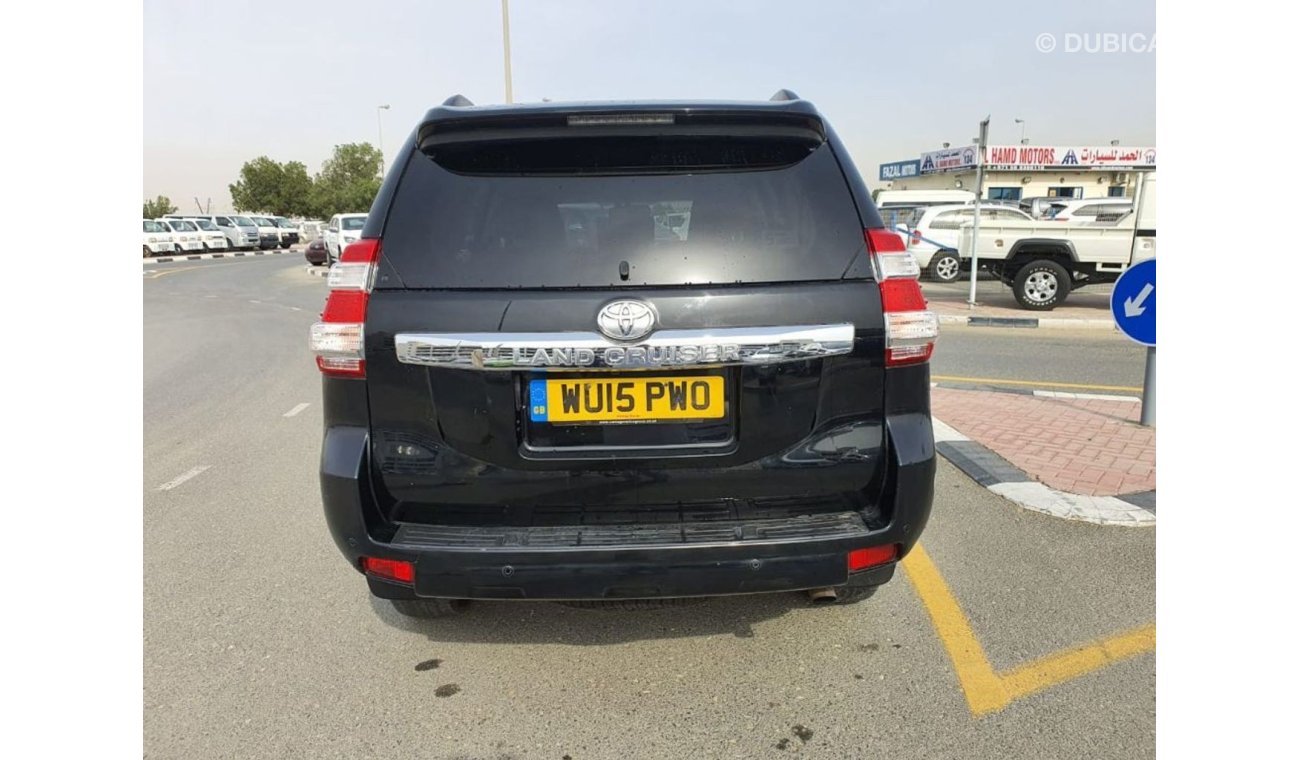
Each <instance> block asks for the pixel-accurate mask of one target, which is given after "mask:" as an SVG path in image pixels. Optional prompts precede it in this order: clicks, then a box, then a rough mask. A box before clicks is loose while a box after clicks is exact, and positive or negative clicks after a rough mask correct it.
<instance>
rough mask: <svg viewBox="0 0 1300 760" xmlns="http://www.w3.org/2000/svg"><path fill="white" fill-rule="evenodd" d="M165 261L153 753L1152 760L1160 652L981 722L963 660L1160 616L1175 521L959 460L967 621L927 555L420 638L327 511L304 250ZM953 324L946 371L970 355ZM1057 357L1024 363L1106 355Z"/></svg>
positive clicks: (947, 521) (150, 417) (151, 358)
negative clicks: (1141, 523) (787, 583)
mask: <svg viewBox="0 0 1300 760" xmlns="http://www.w3.org/2000/svg"><path fill="white" fill-rule="evenodd" d="M145 268H146V270H150V271H152V272H154V274H151V275H146V279H145V284H144V291H145V303H144V312H145V325H144V329H145V332H144V336H145V366H144V378H145V387H144V407H145V420H144V424H145V451H144V457H145V462H144V473H145V481H144V483H143V492H144V524H145V535H144V544H145V556H144V578H145V583H144V590H145V598H144V606H145V620H144V642H145V673H144V676H145V693H144V702H145V713H144V738H145V754H146V756H147V757H156V758H164V757H184V758H207V757H277V758H279V757H310V758H326V757H385V758H399V757H402V758H404V757H429V758H485V759H486V758H491V759H494V760H502V759H504V758H555V759H556V760H561V759H562V758H571V760H580V759H583V758H606V757H617V758H641V757H647V758H684V757H735V758H752V757H786V756H789V755H804V756H810V757H898V758H950V757H951V758H968V757H1053V758H1073V757H1079V758H1083V757H1126V758H1128V757H1144V756H1145V757H1149V756H1152V755H1153V754H1154V747H1155V657H1154V655H1153V654H1151V653H1150V652H1146V653H1142V654H1137V655H1136V656H1131V657H1127V658H1125V659H1122V660H1120V661H1118V662H1114V663H1109V662H1107V663H1104V664H1103V665H1102V666H1101V667H1099V668H1096V669H1092V670H1089V671H1088V672H1085V673H1083V674H1082V675H1079V676H1078V677H1077V678H1070V679H1068V680H1064V681H1063V682H1061V683H1054V684H1052V685H1048V686H1046V687H1044V688H1042V689H1041V690H1038V691H1034V692H1032V693H1028V694H1025V695H1022V696H1019V697H1017V698H1015V699H1013V700H1012V701H1010V703H1009V704H1007V705H1006V706H1005V708H1004V709H1001V710H997V711H993V712H989V713H988V714H984V715H982V716H981V717H976V716H975V715H973V714H972V709H971V707H970V706H969V704H968V696H969V695H970V693H972V692H971V688H975V690H976V691H977V690H978V688H977V687H978V686H979V685H978V684H976V687H971V688H967V687H969V686H970V684H966V686H965V687H964V686H963V684H964V683H966V679H965V678H964V677H962V676H960V675H959V674H960V673H967V672H969V670H970V668H969V667H966V666H963V667H962V668H959V667H958V665H956V664H955V663H956V661H955V660H954V659H953V658H952V657H950V654H949V651H948V649H947V648H946V647H945V642H948V641H950V639H951V637H952V636H953V635H954V631H956V632H958V633H960V631H961V630H962V626H963V625H965V626H967V627H968V628H969V631H970V632H972V633H973V635H974V637H975V638H977V639H978V642H979V645H978V646H976V647H974V649H982V653H981V654H980V657H982V658H985V659H987V663H988V665H989V666H990V667H991V668H992V669H993V670H994V671H996V673H999V674H1005V673H1010V672H1013V671H1015V669H1016V668H1017V667H1018V666H1020V665H1022V664H1024V663H1026V662H1031V661H1034V660H1036V659H1037V658H1044V657H1049V656H1052V655H1053V654H1054V653H1058V652H1060V651H1062V650H1066V649H1069V648H1071V647H1075V646H1078V645H1080V644H1083V643H1085V642H1087V641H1090V640H1094V639H1099V638H1103V637H1109V636H1112V635H1114V634H1116V633H1119V632H1123V631H1128V630H1131V629H1134V628H1137V627H1141V626H1146V625H1149V624H1152V623H1153V622H1154V619H1155V550H1154V547H1155V533H1154V530H1149V529H1131V528H1117V527H1110V528H1103V527H1098V526H1093V525H1087V524H1080V523H1070V522H1065V521H1061V520H1057V519H1054V518H1050V517H1046V516H1043V515H1038V514H1034V513H1029V512H1026V511H1023V510H1021V509H1019V508H1017V507H1015V506H1013V505H1011V504H1009V503H1008V502H1006V501H1004V500H1002V499H1000V498H998V497H996V496H994V495H992V494H990V493H989V492H988V491H987V490H985V489H984V488H982V487H980V486H979V485H977V484H975V483H974V482H972V481H971V480H969V479H968V478H966V477H965V476H964V475H962V474H961V473H960V472H959V471H957V470H956V469H954V468H953V467H951V466H950V465H948V464H947V463H946V462H941V464H940V470H939V476H938V481H937V483H936V492H937V497H936V505H935V511H934V515H933V517H932V519H931V522H930V525H929V527H928V529H927V531H926V533H925V535H924V538H923V539H922V543H923V545H924V547H925V550H926V552H925V553H926V554H928V556H929V558H930V559H931V560H933V566H934V567H935V568H937V570H938V572H939V573H941V575H942V579H943V581H945V582H946V588H948V589H950V590H951V595H952V598H953V599H954V600H955V603H956V604H958V605H959V606H960V612H956V613H954V612H953V611H952V610H951V609H949V610H948V611H947V612H945V611H944V610H942V609H939V608H937V607H936V606H935V605H934V604H933V602H932V601H930V599H931V597H933V596H934V593H935V592H934V588H933V581H931V582H930V591H929V592H928V594H929V595H928V596H927V594H925V593H922V591H923V589H924V588H925V587H926V584H925V582H923V580H924V579H923V578H922V575H921V573H920V572H919V570H920V569H921V568H920V567H919V566H917V568H916V571H915V572H914V570H913V566H912V565H910V564H909V568H908V571H907V572H900V573H899V574H898V576H896V578H895V580H894V581H893V582H892V583H891V584H889V585H888V586H886V587H885V588H884V589H883V590H882V591H881V592H880V593H878V594H877V595H876V596H875V597H874V598H873V599H871V600H869V601H867V602H865V603H863V604H860V605H855V606H847V607H832V608H820V607H819V608H810V607H808V606H806V604H805V602H804V600H803V598H802V597H800V596H798V595H793V594H791V595H775V596H762V597H735V598H727V599H718V600H711V601H707V602H704V603H701V604H698V605H693V606H689V607H682V608H669V609H664V610H653V611H645V612H639V613H616V612H609V611H604V610H579V609H572V608H568V607H563V606H559V605H554V604H510V603H480V604H476V605H474V606H473V607H472V608H471V609H470V611H468V612H467V613H465V614H464V615H462V616H460V617H457V618H454V619H451V620H445V621H434V622H430V623H423V624H416V623H411V622H408V621H406V620H405V619H403V618H400V617H399V616H397V615H396V614H395V613H393V612H392V611H391V609H390V608H388V607H387V606H385V605H384V604H383V603H372V602H371V601H370V600H369V599H368V598H367V593H366V590H365V585H364V582H363V580H362V579H361V577H360V576H359V575H358V574H357V573H356V572H355V571H354V570H352V569H351V568H350V567H348V566H347V565H346V564H345V563H344V562H343V560H342V558H341V557H340V556H339V555H338V553H337V551H336V549H335V547H334V546H333V543H332V542H331V540H330V538H329V535H328V532H327V530H326V527H325V524H324V519H323V517H322V515H321V510H320V505H319V498H318V487H317V479H316V477H317V476H316V467H317V457H318V454H319V448H318V447H319V442H320V431H321V418H320V405H319V381H318V377H317V373H316V370H315V367H314V365H313V364H312V361H311V358H310V356H309V355H308V354H307V351H306V334H307V327H308V325H309V324H310V323H311V322H312V321H313V319H314V318H315V315H316V313H317V311H318V310H319V307H320V305H321V302H322V298H323V292H324V284H323V282H322V280H320V279H319V278H313V277H310V276H308V275H307V274H306V273H305V272H304V271H303V268H302V261H301V258H300V257H299V256H297V255H294V254H290V255H287V256H283V257H281V256H277V257H271V258H266V259H249V260H240V261H235V262H213V263H205V264H174V265H146V267H145ZM954 334H955V333H953V332H950V331H946V332H945V336H944V351H943V352H941V353H940V354H939V357H940V358H938V359H936V369H939V368H941V367H943V365H942V364H940V362H942V361H958V360H957V359H946V358H943V357H944V354H945V353H949V352H951V355H953V356H957V355H960V354H959V353H958V349H957V348H955V346H960V345H963V343H967V342H969V341H966V340H965V339H964V338H960V337H958V338H953V337H952V335H954ZM1014 337H1015V339H1017V340H1022V341H1024V340H1026V336H1025V335H1024V333H1019V332H1018V333H1017V334H1016V336H1014ZM975 340H976V341H985V340H1002V339H1000V338H998V339H991V338H985V337H983V335H982V334H981V336H979V337H977V338H976V339H975ZM1008 340H1010V338H1008ZM1038 340H1039V338H1037V337H1033V338H1032V340H1031V341H1030V342H1026V343H1022V344H1021V345H1024V346H1026V347H1032V346H1039V348H1036V349H1034V350H1036V351H1042V352H1047V351H1049V350H1050V351H1051V352H1054V353H1055V354H1062V353H1066V354H1069V353H1072V354H1087V353H1088V352H1091V351H1094V350H1095V347H1094V344H1092V343H1067V344H1065V345H1062V346H1056V347H1051V348H1050V349H1049V348H1044V347H1043V346H1042V344H1039V343H1036V342H1035V341H1038ZM998 345H1004V348H1003V349H1001V350H1005V351H1009V352H1014V345H1013V344H1010V343H1008V344H998ZM1104 350H1105V349H1102V351H1104ZM970 351H972V352H973V351H975V349H974V348H972V349H970ZM1045 355H1047V356H1051V355H1052V354H1046V353H1045ZM963 361H971V362H973V361H975V360H974V359H969V360H963ZM1085 363H1086V362H1085ZM953 366H954V367H955V368H956V369H961V368H965V367H972V368H974V369H971V370H970V371H975V369H978V368H979V367H980V366H981V365H976V364H961V365H953ZM1080 366H1082V365H1080ZM954 371H955V370H954ZM963 371H964V370H963ZM303 404H306V405H307V406H305V407H303V406H302V405H303ZM295 410H297V411H295ZM187 476H188V477H187ZM914 556H916V555H914ZM912 559H913V558H909V563H911V562H912ZM918 579H921V580H918ZM936 623H938V624H939V625H938V626H936ZM941 629H942V631H943V632H942V633H941ZM959 649H960V647H959ZM967 649H968V650H969V649H970V648H969V647H968V648H967ZM1111 649H1112V650H1113V649H1114V648H1113V647H1112V648H1111ZM1108 651H1109V650H1108ZM959 654H960V652H959ZM969 656H970V651H966V652H965V654H961V657H962V658H963V659H964V660H965V659H969ZM976 659H979V658H976ZM1103 659H1104V658H1103ZM986 680H987V679H986Z"/></svg>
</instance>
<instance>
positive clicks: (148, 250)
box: [144, 219, 176, 259]
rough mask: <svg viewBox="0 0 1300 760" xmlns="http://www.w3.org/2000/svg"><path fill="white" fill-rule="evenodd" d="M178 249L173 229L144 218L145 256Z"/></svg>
mask: <svg viewBox="0 0 1300 760" xmlns="http://www.w3.org/2000/svg"><path fill="white" fill-rule="evenodd" d="M175 251H176V242H175V241H174V240H172V233H171V230H168V229H167V228H166V227H164V226H163V225H162V224H160V223H158V222H155V221H154V220H152V219H145V220H144V257H145V258H146V259H147V258H149V257H150V256H157V255H158V254H160V253H173V252H175Z"/></svg>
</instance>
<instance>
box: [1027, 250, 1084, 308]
mask: <svg viewBox="0 0 1300 760" xmlns="http://www.w3.org/2000/svg"><path fill="white" fill-rule="evenodd" d="M1013 290H1014V291H1015V294H1016V301H1017V302H1018V303H1019V304H1020V305H1021V307H1023V308H1025V309H1029V310H1030V311H1051V310H1052V309H1055V308H1056V307H1057V306H1060V305H1061V304H1063V303H1065V299H1066V297H1067V296H1069V295H1070V273H1069V272H1067V271H1065V267H1063V266H1061V265H1060V264H1058V263H1056V262H1055V261H1051V260H1050V259H1039V260H1037V261H1032V262H1030V263H1028V264H1026V265H1025V266H1023V267H1021V268H1020V271H1019V272H1016V279H1015V281H1014V283H1013Z"/></svg>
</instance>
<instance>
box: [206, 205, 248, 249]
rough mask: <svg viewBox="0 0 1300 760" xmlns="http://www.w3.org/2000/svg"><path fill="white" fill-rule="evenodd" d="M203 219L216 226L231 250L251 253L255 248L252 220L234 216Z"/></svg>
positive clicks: (226, 215)
mask: <svg viewBox="0 0 1300 760" xmlns="http://www.w3.org/2000/svg"><path fill="white" fill-rule="evenodd" d="M203 218H204V219H207V220H208V221H210V222H212V223H213V224H215V225H217V229H219V230H221V234H223V235H225V236H226V242H228V243H229V244H230V247H231V248H234V249H235V250H250V251H251V250H253V249H254V248H256V247H257V242H258V236H257V225H256V224H254V223H253V220H252V219H249V218H248V217H246V216H237V215H234V214H218V215H216V216H205V217H203Z"/></svg>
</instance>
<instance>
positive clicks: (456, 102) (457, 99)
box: [442, 93, 474, 108]
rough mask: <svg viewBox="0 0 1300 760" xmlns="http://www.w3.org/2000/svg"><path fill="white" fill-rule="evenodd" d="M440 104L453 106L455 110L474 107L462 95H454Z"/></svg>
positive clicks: (471, 102) (472, 103)
mask: <svg viewBox="0 0 1300 760" xmlns="http://www.w3.org/2000/svg"><path fill="white" fill-rule="evenodd" d="M442 104H443V105H444V106H455V107H456V108H468V107H469V106H472V105H474V102H473V101H471V100H470V99H469V98H467V97H465V96H464V95H461V94H460V93H456V94H455V95H452V96H451V97H450V98H447V99H446V100H444V101H442Z"/></svg>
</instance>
